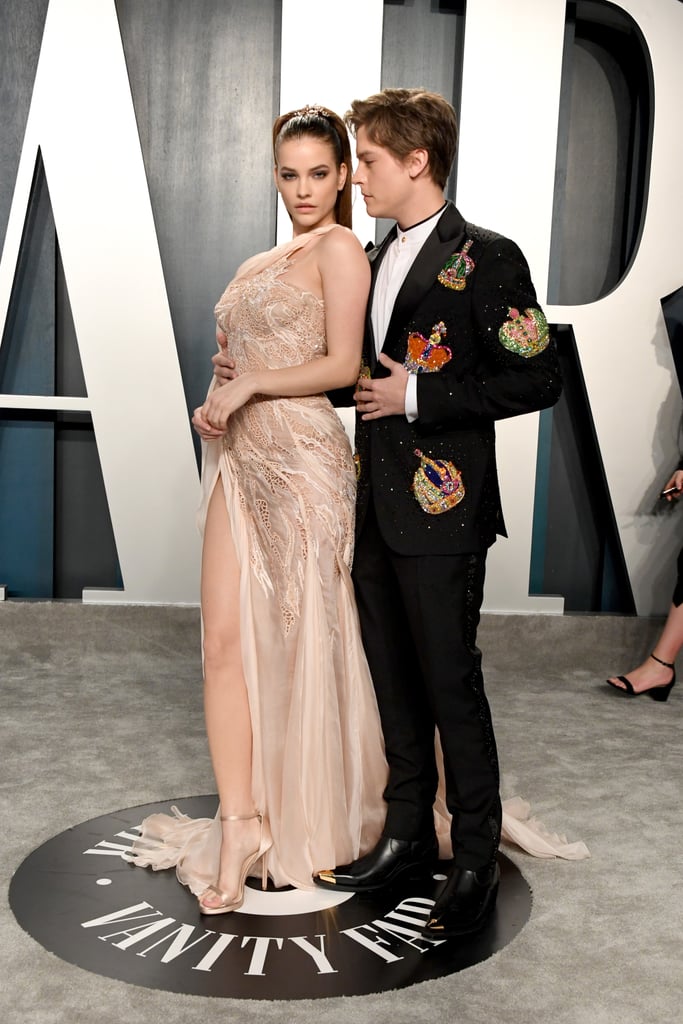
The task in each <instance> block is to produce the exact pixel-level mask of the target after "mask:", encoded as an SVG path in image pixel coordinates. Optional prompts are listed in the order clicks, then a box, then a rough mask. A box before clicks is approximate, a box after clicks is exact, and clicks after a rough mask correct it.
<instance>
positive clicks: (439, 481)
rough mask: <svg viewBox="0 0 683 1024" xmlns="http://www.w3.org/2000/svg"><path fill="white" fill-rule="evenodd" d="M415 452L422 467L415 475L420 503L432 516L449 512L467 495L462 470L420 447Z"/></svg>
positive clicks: (414, 479) (415, 492)
mask: <svg viewBox="0 0 683 1024" xmlns="http://www.w3.org/2000/svg"><path fill="white" fill-rule="evenodd" d="M415 454H416V455H417V457H418V458H419V460H420V468H419V469H417V470H415V475H414V477H413V494H414V495H415V497H416V499H417V503H418V505H419V506H420V508H421V509H422V510H423V511H424V512H428V513H429V514H430V515H432V516H438V515H440V514H441V513H442V512H448V510H449V509H451V508H453V507H454V506H455V505H457V504H458V503H459V502H461V501H462V499H463V498H464V497H465V485H464V484H463V482H462V476H461V474H460V471H459V470H457V469H456V468H455V466H454V465H453V463H452V462H446V461H445V459H430V458H429V456H427V455H423V454H422V452H421V451H420V449H419V448H416V449H415Z"/></svg>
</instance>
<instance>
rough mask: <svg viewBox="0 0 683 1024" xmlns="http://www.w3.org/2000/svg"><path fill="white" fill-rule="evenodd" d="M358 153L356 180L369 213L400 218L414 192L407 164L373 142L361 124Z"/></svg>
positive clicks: (354, 181) (373, 215)
mask: <svg viewBox="0 0 683 1024" xmlns="http://www.w3.org/2000/svg"><path fill="white" fill-rule="evenodd" d="M356 156H357V158H358V168H357V170H356V173H355V174H354V176H353V183H354V185H359V186H360V190H361V192H362V194H363V198H364V199H365V205H366V207H367V211H368V213H369V214H370V216H371V217H388V218H390V219H391V220H398V221H400V220H401V214H402V212H403V210H404V209H405V207H406V205H407V203H408V202H409V201H410V199H411V197H412V194H413V189H412V180H411V176H410V174H409V173H408V169H407V164H405V163H403V162H402V161H401V160H399V159H398V158H397V157H395V156H394V155H393V153H391V152H390V151H389V150H388V149H385V148H384V147H383V146H379V145H378V144H377V143H376V142H372V141H371V139H369V138H368V134H367V132H366V130H365V128H364V127H362V126H361V127H360V128H359V129H358V132H357V134H356Z"/></svg>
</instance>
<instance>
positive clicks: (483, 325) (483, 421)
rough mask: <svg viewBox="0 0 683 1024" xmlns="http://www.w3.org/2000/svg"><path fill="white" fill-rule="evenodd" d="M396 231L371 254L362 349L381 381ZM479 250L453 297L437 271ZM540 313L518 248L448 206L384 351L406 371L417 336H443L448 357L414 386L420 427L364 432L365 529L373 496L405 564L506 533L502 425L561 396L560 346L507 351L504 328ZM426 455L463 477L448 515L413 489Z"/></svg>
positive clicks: (397, 420) (402, 421)
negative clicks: (382, 320)
mask: <svg viewBox="0 0 683 1024" xmlns="http://www.w3.org/2000/svg"><path fill="white" fill-rule="evenodd" d="M395 232H396V229H395V228H394V229H393V230H392V231H391V232H390V233H389V235H387V237H386V238H385V239H384V241H383V242H382V243H381V245H379V246H378V247H377V248H376V249H374V250H373V251H372V252H371V253H370V254H369V258H370V260H371V262H372V286H371V291H370V299H369V302H368V313H367V321H366V331H365V340H364V357H363V358H364V363H365V364H366V366H367V367H369V369H370V371H371V374H372V376H373V377H382V376H386V375H387V373H388V371H387V370H386V369H385V368H384V367H383V366H382V365H381V363H378V361H377V358H376V354H375V340H374V336H373V330H372V324H371V320H370V309H371V307H372V294H373V291H374V282H375V280H376V277H377V269H378V267H379V265H380V263H381V260H382V258H383V256H384V253H385V252H386V249H387V247H388V245H389V244H390V243H391V241H392V240H393V239H394V238H395V237H396V233H395ZM468 241H470V242H471V244H470V246H469V248H468V249H467V255H468V257H469V258H470V259H471V260H472V262H473V266H472V265H471V264H470V270H471V272H470V273H468V274H467V276H466V278H465V280H464V287H463V288H462V290H455V289H453V288H452V287H451V288H449V287H446V286H445V285H444V284H443V283H441V281H439V273H440V271H442V269H443V268H444V266H445V264H446V263H447V261H448V260H449V257H451V256H452V255H453V254H454V253H458V252H459V251H462V250H463V248H464V247H465V246H466V243H467V242H468ZM528 309H538V303H537V300H536V293H535V291H534V287H533V284H532V283H531V278H530V275H529V268H528V266H527V263H526V260H525V259H524V256H523V255H522V253H521V252H520V250H519V248H518V247H517V246H516V245H515V243H514V242H512V241H510V240H509V239H507V238H503V237H502V236H500V235H497V234H494V233H493V232H491V231H487V230H485V229H483V228H479V227H476V226H475V225H473V224H466V223H465V221H464V220H463V218H462V217H461V215H460V213H459V212H458V211H457V209H456V208H455V207H454V206H453V205H452V204H451V203H448V204H447V207H446V210H445V211H444V213H443V215H442V216H441V218H440V219H439V221H438V223H437V225H436V227H435V229H434V231H433V232H432V234H431V235H430V236H429V237H428V239H427V241H426V242H425V244H424V246H423V248H422V250H421V251H420V253H419V254H418V256H417V259H416V260H415V262H414V264H413V266H412V267H411V270H410V271H409V273H408V276H407V277H406V280H405V281H404V283H403V285H402V287H401V289H400V291H399V293H398V296H397V298H396V302H395V305H394V310H393V314H392V317H391V320H390V323H389V328H388V330H387V334H386V338H385V341H384V345H383V348H382V351H383V352H385V353H386V354H387V355H388V356H390V357H391V359H394V360H396V361H398V362H400V363H403V362H404V360H405V358H406V352H407V347H408V338H409V336H410V335H411V334H421V335H422V337H423V339H425V340H426V339H429V338H430V335H432V334H433V332H434V329H435V328H436V327H437V325H439V324H442V325H443V326H444V327H445V336H443V337H442V343H443V344H444V345H445V346H447V348H448V349H449V350H450V354H451V358H450V359H449V360H448V361H447V362H445V363H444V364H443V365H442V366H441V367H440V368H439V369H436V370H435V371H433V372H431V371H430V372H420V373H418V377H417V402H418V419H417V420H416V421H415V422H413V423H409V422H408V421H407V419H406V417H405V416H387V417H384V418H382V419H378V420H371V421H367V422H364V421H363V420H361V419H360V418H359V417H358V418H357V422H356V450H357V457H358V459H359V462H360V468H359V474H360V475H359V481H358V507H357V529H358V530H360V529H361V528H362V524H363V519H364V516H365V511H366V509H367V503H368V499H369V496H370V491H372V496H373V500H374V504H375V509H376V513H377V520H378V524H379V528H380V531H381V533H382V536H383V538H384V540H385V542H386V543H387V545H388V546H389V547H390V548H391V549H392V550H393V551H395V552H396V553H398V554H402V555H438V554H467V553H473V552H478V551H479V552H480V551H483V550H485V549H486V548H487V547H488V546H489V545H490V544H492V543H493V541H494V540H495V538H496V534H503V535H505V524H504V521H503V513H502V509H501V504H500V494H499V489H498V476H497V470H496V452H495V426H494V424H495V421H496V420H498V419H503V418H505V417H508V416H517V415H519V414H520V413H526V412H532V411H534V410H538V409H544V408H546V407H548V406H551V405H553V404H554V403H555V402H556V401H557V399H558V397H559V395H560V391H561V378H560V372H559V367H558V363H557V355H556V352H555V345H554V342H553V341H552V340H551V341H550V343H549V344H548V345H547V347H546V348H545V349H544V350H543V351H541V352H539V353H538V354H535V355H530V356H525V355H521V354H519V353H518V351H514V350H511V349H510V348H509V347H506V346H504V344H503V343H502V342H501V340H500V338H499V330H500V328H501V326H503V325H504V324H505V323H506V322H508V323H509V322H510V311H511V310H513V311H514V312H513V314H512V316H515V315H516V313H517V312H519V313H520V314H522V315H523V314H524V312H525V310H528ZM416 449H417V450H419V451H421V452H422V453H423V455H425V456H427V457H429V458H431V459H435V460H447V461H448V462H449V463H452V464H453V465H454V466H455V467H456V469H457V470H459V471H460V473H461V476H462V483H463V485H464V490H465V494H464V497H463V498H462V500H461V501H460V502H459V503H458V504H456V505H455V506H454V507H451V508H449V509H448V510H447V511H445V512H440V513H438V514H432V513H429V512H426V511H424V510H423V508H422V507H421V505H420V504H419V503H418V500H417V498H416V496H415V494H414V492H413V479H414V476H415V472H416V470H418V469H419V468H420V458H419V457H418V456H417V455H416V454H415V451H416Z"/></svg>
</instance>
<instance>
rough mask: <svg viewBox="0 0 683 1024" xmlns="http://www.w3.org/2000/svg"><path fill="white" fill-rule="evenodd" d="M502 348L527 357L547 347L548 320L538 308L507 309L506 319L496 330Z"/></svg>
mask: <svg viewBox="0 0 683 1024" xmlns="http://www.w3.org/2000/svg"><path fill="white" fill-rule="evenodd" d="M498 340H499V341H500V343H501V345H502V346H503V348H506V349H508V350H509V351H510V352H516V354H517V355H518V356H523V357H524V358H525V359H529V358H530V357H531V356H537V355H539V353H541V352H542V351H543V350H544V349H546V348H547V347H548V342H549V341H550V332H549V330H548V321H547V320H546V318H545V316H544V314H543V312H542V311H541V310H540V309H525V310H524V314H522V313H520V312H519V310H518V309H508V319H507V320H506V321H505V323H504V324H503V326H502V327H501V328H500V330H499V331H498Z"/></svg>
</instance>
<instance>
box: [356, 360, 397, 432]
mask: <svg viewBox="0 0 683 1024" xmlns="http://www.w3.org/2000/svg"><path fill="white" fill-rule="evenodd" d="M379 361H380V363H381V364H382V366H386V367H387V369H388V370H389V371H390V375H389V376H388V377H380V378H379V379H377V380H373V379H371V378H370V377H359V378H358V384H357V386H356V392H355V394H354V396H353V400H354V402H355V403H356V409H357V410H358V412H359V413H360V416H361V419H362V420H378V419H381V418H382V416H404V415H405V411H406V388H407V386H408V371H407V370H406V368H405V366H404V365H403V363H397V362H395V361H394V360H393V359H390V358H389V356H387V355H385V354H384V352H380V355H379Z"/></svg>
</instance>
